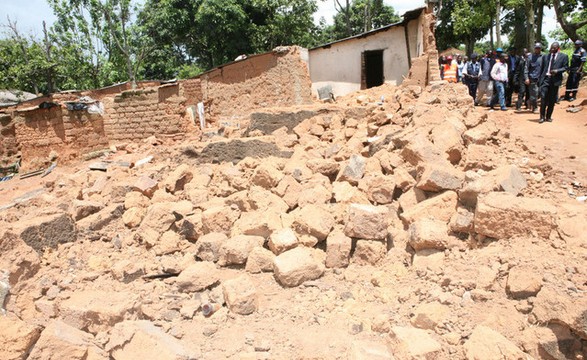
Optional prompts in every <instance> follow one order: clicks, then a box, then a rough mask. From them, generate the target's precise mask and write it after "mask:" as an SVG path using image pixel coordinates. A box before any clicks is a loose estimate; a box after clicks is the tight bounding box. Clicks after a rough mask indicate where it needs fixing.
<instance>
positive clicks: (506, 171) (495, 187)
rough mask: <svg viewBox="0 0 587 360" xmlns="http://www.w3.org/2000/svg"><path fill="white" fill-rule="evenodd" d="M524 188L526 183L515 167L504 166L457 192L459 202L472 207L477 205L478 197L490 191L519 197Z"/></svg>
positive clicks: (467, 184)
mask: <svg viewBox="0 0 587 360" xmlns="http://www.w3.org/2000/svg"><path fill="white" fill-rule="evenodd" d="M526 186H527V182H526V179H525V178H524V175H523V174H522V172H521V171H520V170H519V169H518V168H517V167H516V166H515V165H505V166H501V167H499V168H497V169H495V170H492V171H490V172H488V173H487V174H485V175H483V176H481V177H479V178H478V179H476V180H473V181H471V182H468V183H466V184H465V185H464V186H463V188H462V189H461V190H460V191H459V200H460V201H461V202H462V203H463V204H464V205H467V206H471V207H474V206H476V205H477V198H478V197H479V195H482V194H486V193H488V192H491V191H504V192H507V193H510V194H512V195H519V194H520V192H521V191H522V190H523V189H525V188H526Z"/></svg>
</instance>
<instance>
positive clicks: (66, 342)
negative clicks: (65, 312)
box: [27, 320, 108, 360]
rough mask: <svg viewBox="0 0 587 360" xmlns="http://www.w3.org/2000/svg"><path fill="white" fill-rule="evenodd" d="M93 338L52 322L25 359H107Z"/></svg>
mask: <svg viewBox="0 0 587 360" xmlns="http://www.w3.org/2000/svg"><path fill="white" fill-rule="evenodd" d="M107 358H108V357H107V356H106V354H104V353H103V351H101V350H100V349H99V348H98V346H97V345H96V342H95V340H94V337H93V336H92V335H91V334H88V333H87V332H84V331H81V330H79V329H77V328H75V327H72V326H70V325H68V324H66V323H64V322H62V321H59V320H54V321H52V322H51V323H49V325H47V327H46V328H45V330H43V332H42V333H41V337H40V338H39V340H38V341H37V343H36V344H35V346H34V347H33V349H32V351H31V353H30V355H29V356H28V357H27V359H31V360H44V359H68V360H69V359H71V360H86V359H107Z"/></svg>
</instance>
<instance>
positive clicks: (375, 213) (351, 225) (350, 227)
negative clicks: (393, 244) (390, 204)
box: [344, 204, 390, 240]
mask: <svg viewBox="0 0 587 360" xmlns="http://www.w3.org/2000/svg"><path fill="white" fill-rule="evenodd" d="M389 215H390V214H389V209H388V208H387V207H385V206H373V205H362V204H351V205H349V207H348V209H347V216H346V224H345V228H344V233H345V235H347V236H349V237H352V238H359V239H369V240H385V239H386V238H387V233H388V231H387V227H388V225H389Z"/></svg>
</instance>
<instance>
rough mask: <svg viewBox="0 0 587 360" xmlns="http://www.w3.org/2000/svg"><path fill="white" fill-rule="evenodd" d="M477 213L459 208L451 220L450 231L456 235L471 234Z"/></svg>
mask: <svg viewBox="0 0 587 360" xmlns="http://www.w3.org/2000/svg"><path fill="white" fill-rule="evenodd" d="M474 220H475V213H473V212H471V211H469V210H467V209H466V208H462V207H459V208H458V209H457V212H456V213H454V215H453V216H452V217H451V218H450V222H449V225H448V226H449V229H450V231H452V232H454V233H470V232H472V231H473V223H474Z"/></svg>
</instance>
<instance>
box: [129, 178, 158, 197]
mask: <svg viewBox="0 0 587 360" xmlns="http://www.w3.org/2000/svg"><path fill="white" fill-rule="evenodd" d="M158 188H159V182H158V181H157V180H153V179H151V178H150V177H148V176H147V175H143V176H141V177H140V178H138V179H137V180H136V181H135V183H134V184H133V185H132V189H133V190H134V191H138V192H140V193H141V194H143V195H145V196H147V197H149V198H150V197H152V196H153V194H154V193H155V190H157V189H158Z"/></svg>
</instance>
